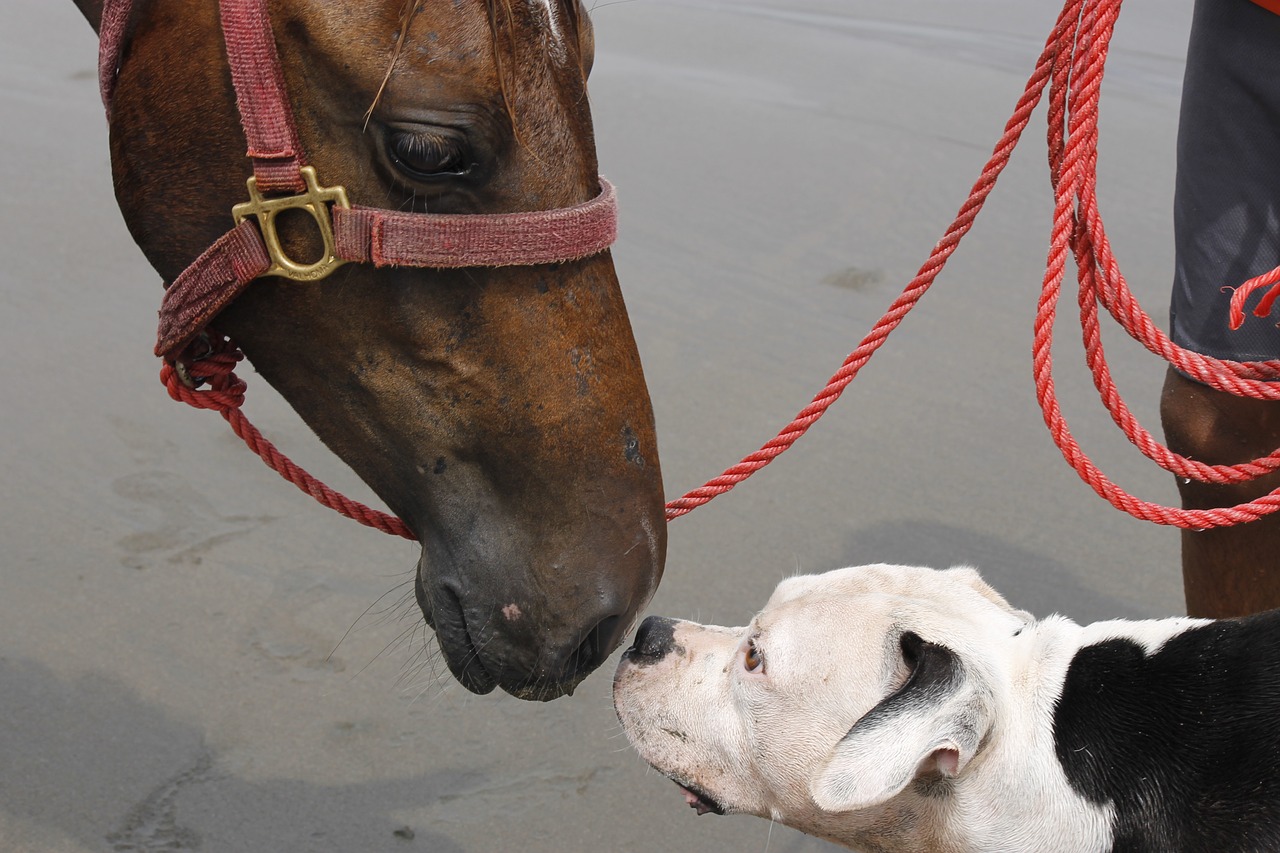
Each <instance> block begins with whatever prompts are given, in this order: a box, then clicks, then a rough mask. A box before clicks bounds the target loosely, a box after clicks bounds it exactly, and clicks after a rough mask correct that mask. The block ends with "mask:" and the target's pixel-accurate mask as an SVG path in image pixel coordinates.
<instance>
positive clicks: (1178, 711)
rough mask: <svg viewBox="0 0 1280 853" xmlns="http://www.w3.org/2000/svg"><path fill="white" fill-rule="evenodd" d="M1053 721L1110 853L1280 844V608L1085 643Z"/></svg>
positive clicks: (1197, 852)
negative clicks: (1141, 639)
mask: <svg viewBox="0 0 1280 853" xmlns="http://www.w3.org/2000/svg"><path fill="white" fill-rule="evenodd" d="M1053 728H1054V741H1055V749H1056V751H1057V755H1058V761H1059V762H1060V763H1061V765H1062V768H1063V770H1064V771H1065V772H1066V776H1067V779H1068V781H1069V782H1070V783H1071V787H1072V788H1074V789H1075V790H1076V791H1077V792H1078V793H1079V794H1080V795H1081V796H1083V797H1086V798H1087V799H1089V800H1091V801H1092V802H1095V803H1098V804H1099V805H1101V804H1104V803H1107V802H1111V803H1114V806H1115V820H1114V823H1113V826H1112V832H1113V837H1114V839H1115V840H1114V844H1113V846H1112V848H1111V849H1112V851H1113V853H1201V851H1203V853H1222V851H1228V850H1233V851H1236V850H1238V851H1246V850H1247V851H1262V850H1280V611H1274V612H1272V613H1267V614H1262V615H1260V616H1252V617H1248V618H1245V619H1239V620H1227V621H1220V622H1214V623H1212V624H1209V625H1204V626H1200V627H1195V628H1191V629H1190V630H1188V631H1186V632H1184V633H1182V634H1178V635H1177V636H1174V637H1172V638H1171V639H1170V640H1169V641H1168V642H1166V643H1165V644H1164V645H1163V646H1162V647H1161V648H1160V649H1159V651H1157V652H1156V653H1155V654H1153V655H1151V656H1149V657H1148V656H1147V654H1146V652H1145V650H1144V649H1143V647H1142V646H1141V645H1140V644H1138V643H1137V642H1135V641H1133V640H1129V639H1114V640H1108V641H1106V642H1102V643H1097V644H1095V645H1092V646H1086V647H1084V648H1082V649H1080V650H1079V651H1077V652H1076V654H1075V656H1074V657H1073V658H1072V661H1071V665H1070V667H1069V669H1068V670H1067V677H1066V680H1065V682H1064V683H1063V689H1062V695H1061V696H1060V697H1059V699H1058V704H1057V707H1056V709H1055V711H1054V722H1053Z"/></svg>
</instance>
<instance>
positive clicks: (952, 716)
mask: <svg viewBox="0 0 1280 853" xmlns="http://www.w3.org/2000/svg"><path fill="white" fill-rule="evenodd" d="M901 645H902V653H903V658H904V660H906V662H907V663H908V665H910V666H911V667H912V670H911V675H910V677H909V678H908V679H907V682H906V684H904V685H902V687H900V688H899V689H898V690H896V691H894V692H893V693H891V694H890V695H889V696H887V697H885V698H884V699H883V700H881V702H880V704H878V705H876V706H875V707H874V708H872V709H871V710H870V711H868V712H867V713H866V714H865V715H864V716H863V717H862V719H860V720H858V721H857V722H856V723H854V724H853V728H851V729H850V730H849V733H848V734H846V735H845V736H844V738H843V739H841V741H840V743H838V744H836V747H835V749H834V750H833V751H832V753H831V757H830V758H829V759H828V760H827V764H826V766H825V767H824V768H823V769H822V770H821V771H820V772H819V773H818V775H817V778H816V779H815V780H814V782H813V783H812V790H811V792H810V793H811V794H812V795H813V800H814V802H815V803H817V805H818V807H819V808H821V809H823V810H824V811H830V812H845V811H855V810H857V809H865V808H869V807H871V806H874V805H878V804H880V803H883V802H885V801H886V800H888V799H889V798H891V797H893V796H895V795H896V794H898V793H899V792H900V791H902V790H903V789H904V788H906V787H907V785H909V784H910V783H911V782H912V780H913V779H915V778H917V777H919V776H927V775H932V774H941V775H942V776H944V777H954V776H956V775H958V774H959V773H960V771H962V770H964V768H965V765H967V764H968V763H969V760H970V759H972V758H973V756H974V753H975V752H977V750H978V744H979V743H980V742H981V740H982V738H983V736H984V735H985V734H986V731H987V729H988V728H989V726H990V720H991V716H992V708H991V698H990V695H989V694H988V693H987V691H985V690H984V689H982V686H981V685H980V684H978V683H977V682H976V680H975V679H973V678H972V677H971V676H970V675H969V674H967V673H966V672H965V669H964V667H963V666H962V665H961V663H960V660H959V658H958V657H957V656H956V653H955V652H953V651H951V650H950V649H948V648H946V647H945V646H939V645H935V644H933V643H927V642H925V641H924V640H922V639H920V637H919V636H917V635H916V634H912V633H906V634H903V635H902V641H901Z"/></svg>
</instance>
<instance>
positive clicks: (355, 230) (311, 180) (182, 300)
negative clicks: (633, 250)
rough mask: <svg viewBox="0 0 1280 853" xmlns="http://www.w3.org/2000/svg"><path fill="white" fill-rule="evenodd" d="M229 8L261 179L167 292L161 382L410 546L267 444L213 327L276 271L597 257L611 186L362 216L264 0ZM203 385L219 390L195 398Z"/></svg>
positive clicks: (109, 62)
mask: <svg viewBox="0 0 1280 853" xmlns="http://www.w3.org/2000/svg"><path fill="white" fill-rule="evenodd" d="M132 6H133V0H105V2H104V4H103V9H102V18H101V21H100V23H99V28H98V30H99V53H98V83H99V87H100V88H101V92H102V102H103V105H104V106H105V107H106V110H107V117H108V119H110V117H111V104H112V97H113V94H114V90H115V84H116V77H117V74H118V72H119V67H120V60H121V53H122V50H123V44H124V35H125V29H126V27H127V25H128V22H129V16H130V12H131V10H132ZM219 12H220V14H221V20H222V32H223V38H224V39H225V41H226V48H227V60H228V63H229V64H230V66H231V80H232V84H233V85H234V87H235V92H236V106H237V108H238V110H239V112H240V123H241V126H242V127H243V128H244V134H245V138H246V140H247V141H248V151H247V156H248V157H249V158H250V159H251V160H252V161H253V177H251V178H249V180H248V191H249V200H248V201H246V202H242V203H241V204H238V205H236V206H235V207H234V208H233V209H232V211H231V213H232V216H233V219H234V221H235V223H236V224H235V227H233V228H232V229H231V230H230V231H228V232H227V233H226V234H224V235H223V236H222V237H220V238H218V239H217V240H216V241H214V243H213V245H211V246H210V247H209V248H208V249H206V250H205V251H204V252H203V253H202V254H201V255H200V256H199V257H198V258H196V259H195V260H194V261H193V262H192V263H191V265H190V266H188V267H187V268H186V269H185V270H184V271H183V272H182V273H181V274H180V275H179V276H178V277H177V278H176V279H174V280H173V282H172V283H171V284H169V285H168V286H167V287H166V289H165V294H164V299H163V301H162V302H161V307H160V327H159V331H158V334H157V340H156V346H155V352H156V355H158V356H160V357H161V358H163V359H164V360H165V366H164V368H163V369H162V370H161V379H162V380H164V381H165V384H166V386H167V387H168V388H169V393H170V396H172V397H174V399H180V400H183V401H184V402H187V403H190V404H191V405H194V406H197V407H201V408H212V409H217V410H218V411H220V412H221V413H222V415H223V417H225V418H226V419H227V420H228V421H229V422H230V423H231V426H232V428H233V429H234V430H235V431H236V433H237V434H238V435H240V437H241V438H243V439H244V440H245V441H246V443H248V444H249V446H250V448H251V449H253V450H254V451H255V452H256V453H258V455H259V456H261V457H262V459H263V460H264V461H265V462H266V463H267V464H268V465H270V466H271V467H272V468H274V469H275V470H276V471H278V472H279V473H280V474H281V476H283V477H284V478H285V479H287V480H289V481H290V482H292V483H294V484H295V485H297V486H298V487H299V488H300V489H302V490H303V491H305V492H307V493H308V494H310V495H311V496H312V497H314V498H316V500H318V501H320V502H321V503H323V504H325V505H326V506H329V507H331V508H332V509H335V510H337V511H338V512H340V513H342V514H344V515H347V516H348V517H350V518H354V519H355V520H357V521H359V522H361V523H362V524H366V525H369V526H371V527H376V528H378V529H379V530H383V531H385V532H388V533H395V534H397V535H400V536H404V537H406V538H410V539H413V538H415V537H414V535H413V533H412V532H411V531H409V530H408V528H407V527H406V526H405V525H404V523H403V522H401V521H400V520H399V519H397V518H394V517H392V516H388V515H386V514H385V513H380V512H377V511H376V510H372V509H370V508H368V507H366V506H364V505H363V504H360V503H358V502H355V501H351V500H349V499H347V498H344V497H343V496H341V495H339V494H337V493H335V492H332V491H331V490H329V489H328V487H327V486H325V485H324V484H323V483H320V482H319V481H317V480H315V479H314V478H313V477H311V475H310V474H307V473H306V472H305V471H303V470H302V469H300V468H297V466H295V465H294V464H293V463H292V462H290V461H289V460H288V458H287V457H284V456H283V455H282V454H280V453H279V452H278V451H276V449H275V448H274V447H272V446H271V444H270V443H269V442H267V441H266V440H265V439H263V438H262V436H261V435H260V434H259V433H258V432H257V430H256V429H254V427H253V425H252V424H250V423H249V422H248V420H247V419H245V417H244V415H243V414H242V413H241V412H240V410H239V406H240V403H241V402H242V401H243V393H244V383H243V382H241V381H240V380H239V379H237V378H236V377H235V374H234V373H232V372H231V369H232V368H233V367H234V365H235V363H236V361H238V360H239V358H240V357H241V356H240V353H239V351H238V350H236V349H235V348H234V346H232V345H231V344H230V342H229V341H226V339H225V338H223V337H222V336H220V335H211V336H204V331H205V329H206V328H207V327H208V325H209V323H210V322H212V321H213V319H214V318H215V317H216V316H217V315H218V314H219V313H220V312H221V311H222V310H223V309H224V308H225V307H226V306H227V305H229V304H230V303H231V301H232V300H234V299H235V298H236V297H237V296H238V295H240V293H242V292H243V291H244V289H245V288H246V287H248V285H249V283H250V282H251V281H253V280H254V279H256V278H260V277H262V276H267V275H271V276H281V277H284V278H290V279H293V280H296V281H317V280H319V279H322V278H324V277H325V276H327V275H328V274H329V273H330V272H332V271H333V270H334V269H335V268H336V267H338V266H340V265H342V264H344V263H347V262H357V263H360V262H367V263H372V264H374V265H375V266H379V267H384V266H412V267H431V268H440V269H442V268H456V267H501V266H529V265H536V264H556V263H564V262H567V261H576V260H580V259H582V258H585V257H589V256H591V255H595V254H598V253H600V252H603V251H605V250H606V249H608V248H609V246H611V245H612V244H613V242H614V240H615V239H616V237H617V221H618V220H617V199H616V195H615V193H614V189H613V186H612V185H611V184H610V183H609V182H608V181H606V180H605V179H604V178H603V177H602V178H600V194H599V195H598V196H596V197H595V198H594V199H592V200H590V201H588V202H585V203H583V204H579V205H575V206H573V207H566V208H559V209H555V210H541V211H531V212H526V213H501V214H431V213H401V212H396V211H391V210H383V209H379V208H372V207H359V206H357V207H352V206H351V205H350V204H349V202H348V200H347V194H346V190H345V189H344V188H343V187H340V186H339V187H323V186H321V185H320V182H319V180H318V178H317V177H316V173H315V169H314V168H313V167H311V166H308V165H307V163H306V155H305V152H304V151H303V149H302V145H301V143H300V142H299V140H298V132H297V128H296V125H295V123H294V119H293V110H292V108H291V106H290V104H289V97H288V93H287V92H286V90H285V85H284V73H283V71H282V70H281V66H280V58H279V55H278V54H277V52H276V43H275V37H274V35H273V33H272V30H271V21H270V18H269V17H268V15H267V8H266V0H220V3H219ZM290 209H294V210H303V211H305V212H306V213H308V214H310V216H311V217H312V219H313V220H314V221H315V223H316V227H317V228H318V229H319V232H320V235H321V237H322V239H323V241H324V246H325V251H324V256H323V257H322V258H320V260H318V261H316V262H314V263H299V262H298V261H296V260H294V259H293V258H290V257H289V255H288V253H287V252H286V251H285V250H284V248H283V247H282V246H281V244H280V240H279V237H278V236H277V234H276V229H275V218H276V216H277V215H278V214H279V213H281V212H282V211H284V210H290ZM206 337H207V338H210V339H212V340H206V339H205V338H206ZM198 339H199V343H198V345H196V346H193V343H194V342H197V341H198ZM194 349H199V350H200V352H196V353H193V352H191V350H194ZM206 380H207V381H208V382H209V384H210V386H211V388H210V389H209V390H207V391H197V390H196V389H197V388H198V387H199V386H200V385H201V383H202V382H204V381H206Z"/></svg>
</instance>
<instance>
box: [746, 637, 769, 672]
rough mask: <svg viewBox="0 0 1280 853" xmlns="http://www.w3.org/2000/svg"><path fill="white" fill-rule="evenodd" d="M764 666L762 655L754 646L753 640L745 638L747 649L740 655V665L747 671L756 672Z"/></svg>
mask: <svg viewBox="0 0 1280 853" xmlns="http://www.w3.org/2000/svg"><path fill="white" fill-rule="evenodd" d="M763 666H764V656H763V655H761V654H760V650H759V649H757V648H756V643H755V640H747V651H746V652H745V653H744V654H743V656H742V667H743V669H745V670H746V671H747V672H756V671H757V670H759V669H760V668H761V667H763Z"/></svg>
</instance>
